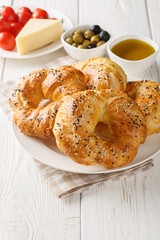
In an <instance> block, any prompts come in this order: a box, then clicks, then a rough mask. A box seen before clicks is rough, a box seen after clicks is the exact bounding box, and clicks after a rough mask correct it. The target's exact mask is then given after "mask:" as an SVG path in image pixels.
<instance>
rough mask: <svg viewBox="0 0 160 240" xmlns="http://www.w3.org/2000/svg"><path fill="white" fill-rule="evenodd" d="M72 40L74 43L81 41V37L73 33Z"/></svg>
mask: <svg viewBox="0 0 160 240" xmlns="http://www.w3.org/2000/svg"><path fill="white" fill-rule="evenodd" d="M73 41H74V42H75V43H82V42H83V37H82V36H81V35H80V34H75V35H73Z"/></svg>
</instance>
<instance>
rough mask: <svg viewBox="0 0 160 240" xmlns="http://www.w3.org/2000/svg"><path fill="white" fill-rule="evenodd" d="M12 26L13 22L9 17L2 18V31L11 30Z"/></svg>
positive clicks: (0, 25) (0, 28)
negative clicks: (11, 22)
mask: <svg viewBox="0 0 160 240" xmlns="http://www.w3.org/2000/svg"><path fill="white" fill-rule="evenodd" d="M10 28H11V24H10V22H9V21H8V19H7V18H5V17H2V18H0V32H4V31H9V30H10Z"/></svg>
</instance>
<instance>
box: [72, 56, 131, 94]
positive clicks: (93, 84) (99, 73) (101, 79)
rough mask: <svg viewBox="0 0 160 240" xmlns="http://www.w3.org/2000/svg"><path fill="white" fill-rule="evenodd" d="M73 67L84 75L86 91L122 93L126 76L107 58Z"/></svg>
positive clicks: (92, 60) (87, 61)
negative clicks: (116, 91)
mask: <svg viewBox="0 0 160 240" xmlns="http://www.w3.org/2000/svg"><path fill="white" fill-rule="evenodd" d="M73 66H74V67H75V68H77V69H79V70H80V71H82V72H83V73H84V74H85V76H86V78H87V87H88V89H116V90H118V91H124V90H125V88H126V83H127V76H126V74H125V73H124V71H123V69H122V68H121V67H120V66H119V65H118V64H116V63H115V62H113V61H111V60H109V59H108V58H102V57H100V58H91V59H88V60H86V61H83V62H78V63H76V64H73Z"/></svg>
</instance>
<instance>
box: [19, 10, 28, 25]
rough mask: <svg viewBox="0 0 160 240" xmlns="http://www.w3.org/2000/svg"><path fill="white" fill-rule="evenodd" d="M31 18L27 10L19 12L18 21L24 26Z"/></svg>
mask: <svg viewBox="0 0 160 240" xmlns="http://www.w3.org/2000/svg"><path fill="white" fill-rule="evenodd" d="M30 18H31V15H30V14H29V13H27V12H23V13H20V14H18V22H19V23H20V24H21V25H22V26H24V25H25V24H26V23H27V22H28V20H29V19H30Z"/></svg>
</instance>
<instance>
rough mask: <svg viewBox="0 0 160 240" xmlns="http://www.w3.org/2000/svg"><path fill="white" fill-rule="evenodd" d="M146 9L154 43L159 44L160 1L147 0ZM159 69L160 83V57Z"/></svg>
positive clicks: (158, 58) (159, 56)
mask: <svg viewBox="0 0 160 240" xmlns="http://www.w3.org/2000/svg"><path fill="white" fill-rule="evenodd" d="M146 8H147V12H148V17H149V24H150V28H151V35H152V38H153V40H154V41H156V42H157V43H158V44H159V42H160V25H159V17H160V13H159V11H160V1H159V0H154V4H153V1H151V0H147V1H146ZM156 62H157V69H158V75H159V81H160V55H158V57H157V61H156Z"/></svg>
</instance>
